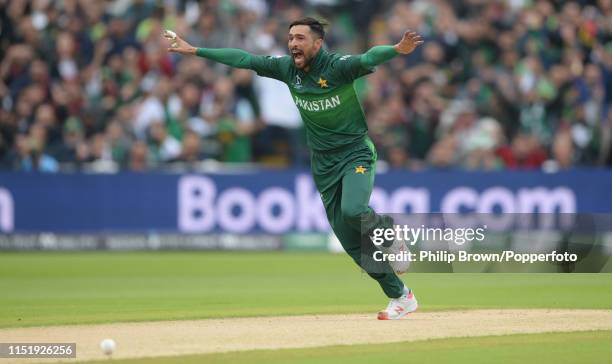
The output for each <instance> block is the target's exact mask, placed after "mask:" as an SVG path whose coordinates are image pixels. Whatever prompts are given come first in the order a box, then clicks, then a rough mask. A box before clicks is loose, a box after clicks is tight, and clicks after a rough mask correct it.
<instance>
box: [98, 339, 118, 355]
mask: <svg viewBox="0 0 612 364" xmlns="http://www.w3.org/2000/svg"><path fill="white" fill-rule="evenodd" d="M115 347H117V344H115V340H113V339H104V340H102V341H100V349H102V352H103V353H104V354H106V355H112V354H113V351H115Z"/></svg>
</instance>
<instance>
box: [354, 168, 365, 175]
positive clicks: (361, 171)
mask: <svg viewBox="0 0 612 364" xmlns="http://www.w3.org/2000/svg"><path fill="white" fill-rule="evenodd" d="M366 171H367V169H366V168H365V167H364V166H358V167H355V173H359V174H365V173H366Z"/></svg>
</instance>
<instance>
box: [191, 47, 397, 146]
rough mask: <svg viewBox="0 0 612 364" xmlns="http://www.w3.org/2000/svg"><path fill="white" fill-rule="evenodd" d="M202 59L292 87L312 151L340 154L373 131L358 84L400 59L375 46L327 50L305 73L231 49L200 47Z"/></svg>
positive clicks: (285, 60) (284, 61)
mask: <svg viewBox="0 0 612 364" xmlns="http://www.w3.org/2000/svg"><path fill="white" fill-rule="evenodd" d="M196 54H197V55H199V56H202V57H206V58H211V59H214V60H217V61H219V62H222V63H225V64H229V65H231V66H234V67H239V68H248V69H252V70H254V71H255V72H257V74H259V75H260V76H264V77H270V78H274V79H277V80H279V81H282V82H284V83H285V84H287V86H288V87H289V91H290V92H291V96H292V98H293V101H294V103H295V105H296V107H297V108H298V110H299V112H300V115H301V116H302V120H303V122H304V125H305V127H306V135H307V139H308V146H309V147H310V148H311V149H312V150H313V151H316V152H328V151H334V150H340V149H343V148H345V147H346V146H349V145H352V144H355V143H357V142H359V141H362V140H363V139H364V138H365V136H366V134H367V132H368V127H367V124H366V120H365V114H364V112H363V109H362V107H361V104H360V102H359V99H358V97H357V93H356V92H355V87H354V85H353V81H354V80H355V79H357V78H359V77H361V76H364V75H367V74H369V73H372V72H373V71H374V69H375V66H376V65H377V64H380V63H382V62H384V61H386V60H388V59H390V58H392V57H393V56H395V55H397V53H396V52H395V50H394V49H393V47H391V46H378V47H374V48H372V49H371V50H370V51H368V53H366V54H363V55H339V54H335V53H329V52H327V51H326V50H324V49H323V48H321V50H320V51H319V53H318V54H317V55H316V56H315V57H314V59H313V60H312V61H311V62H310V65H309V66H310V67H309V70H308V72H305V71H304V70H302V69H299V68H297V67H295V65H294V63H293V59H292V58H291V57H290V56H277V57H274V56H256V55H252V54H249V53H247V52H244V51H241V50H236V49H230V48H226V49H216V50H215V49H209V48H198V50H197V53H196Z"/></svg>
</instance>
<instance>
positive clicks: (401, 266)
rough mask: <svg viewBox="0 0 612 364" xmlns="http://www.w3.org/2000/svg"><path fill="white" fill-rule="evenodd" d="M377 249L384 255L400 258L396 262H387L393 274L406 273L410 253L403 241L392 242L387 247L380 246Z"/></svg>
mask: <svg viewBox="0 0 612 364" xmlns="http://www.w3.org/2000/svg"><path fill="white" fill-rule="evenodd" d="M378 249H380V251H381V252H383V253H384V254H393V255H394V256H396V257H399V258H400V259H398V260H393V261H388V263H389V265H390V266H391V269H393V271H394V272H395V274H404V273H406V272H407V271H408V267H410V257H409V253H410V251H409V250H408V246H406V243H405V242H404V241H403V240H399V239H397V240H394V241H393V244H391V246H388V247H384V246H382V245H380V246H379V247H378Z"/></svg>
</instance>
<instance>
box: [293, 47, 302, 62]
mask: <svg viewBox="0 0 612 364" xmlns="http://www.w3.org/2000/svg"><path fill="white" fill-rule="evenodd" d="M291 56H292V57H293V61H295V62H300V61H303V60H304V52H302V51H301V50H299V49H292V50H291Z"/></svg>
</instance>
